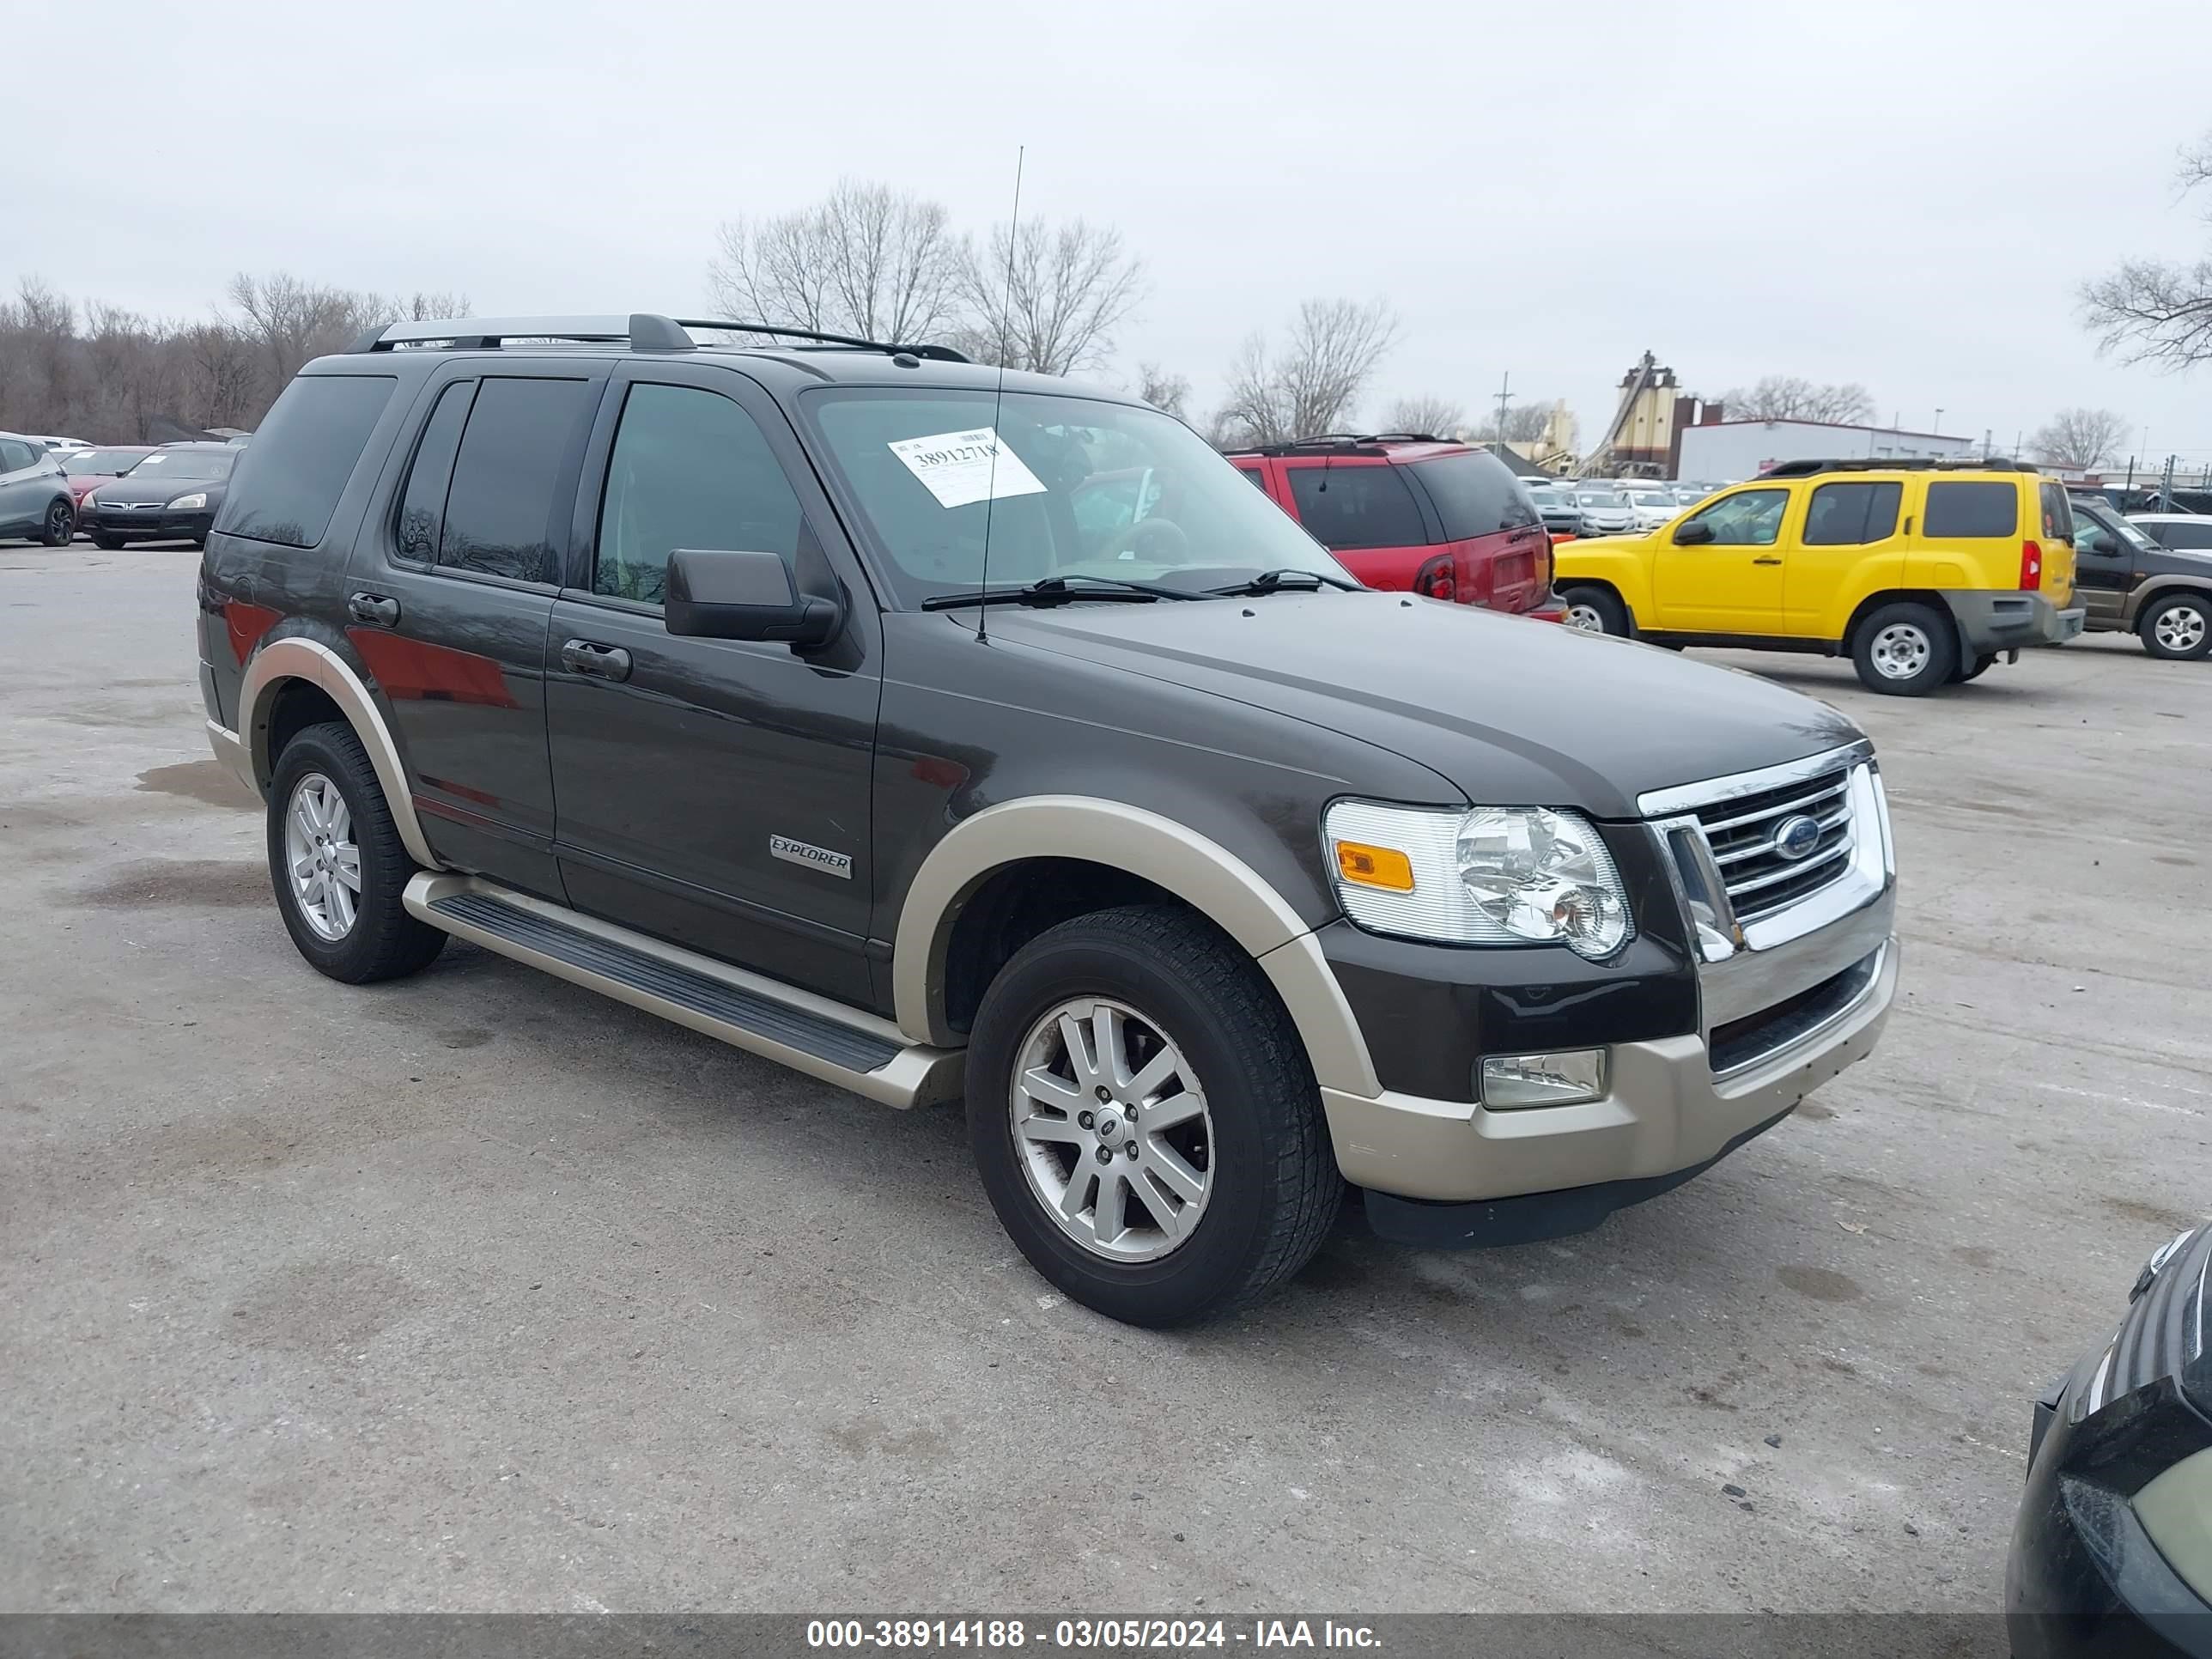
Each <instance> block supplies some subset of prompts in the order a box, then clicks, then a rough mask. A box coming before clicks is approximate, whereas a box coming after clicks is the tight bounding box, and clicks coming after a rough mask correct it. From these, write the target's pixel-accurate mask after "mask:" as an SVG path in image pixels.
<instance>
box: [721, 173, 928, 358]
mask: <svg viewBox="0 0 2212 1659" xmlns="http://www.w3.org/2000/svg"><path fill="white" fill-rule="evenodd" d="M715 240H716V242H717V244H718V246H719V247H720V252H719V253H717V254H716V256H715V257H714V258H713V259H711V260H710V261H708V265H707V284H708V288H709V289H711V290H712V291H713V293H714V302H715V304H716V305H717V306H719V307H720V308H721V309H722V311H723V312H724V313H726V315H729V316H732V317H735V318H739V319H743V320H744V321H746V322H761V323H769V324H774V325H779V326H781V327H785V328H811V329H817V330H820V331H823V332H825V333H832V334H856V335H859V336H860V337H862V338H864V339H870V340H887V341H892V342H895V343H908V344H922V343H928V342H930V341H932V340H934V339H937V338H939V337H942V336H944V335H945V334H946V333H947V332H949V331H951V329H952V328H953V327H954V326H955V325H956V324H957V322H958V320H959V318H958V304H959V301H958V289H959V276H960V245H959V242H958V240H957V238H955V237H954V235H953V234H952V232H951V228H950V221H949V218H948V216H947V215H946V213H945V209H944V208H943V207H942V206H941V205H940V204H938V203H935V202H929V201H924V200H923V199H922V198H921V197H918V196H915V195H913V194H911V193H910V192H907V191H895V190H893V189H891V187H890V185H878V184H866V183H862V182H860V181H858V180H854V179H845V180H842V182H840V183H839V185H837V187H836V189H835V190H833V191H830V192H829V196H828V197H826V198H825V199H823V201H821V202H818V203H817V204H815V205H814V206H812V207H810V208H802V209H800V210H799V211H797V212H795V213H785V214H779V215H777V216H775V217H773V218H768V219H744V218H739V219H732V220H731V221H729V222H727V223H726V224H724V225H723V226H722V227H721V228H720V231H718V232H717V233H716V237H715Z"/></svg>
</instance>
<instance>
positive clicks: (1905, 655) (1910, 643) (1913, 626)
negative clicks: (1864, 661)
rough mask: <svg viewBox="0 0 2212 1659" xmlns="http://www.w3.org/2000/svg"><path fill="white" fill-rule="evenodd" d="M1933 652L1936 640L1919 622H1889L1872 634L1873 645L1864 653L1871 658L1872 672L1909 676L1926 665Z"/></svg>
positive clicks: (1892, 676)
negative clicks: (1930, 637) (1929, 635)
mask: <svg viewBox="0 0 2212 1659" xmlns="http://www.w3.org/2000/svg"><path fill="white" fill-rule="evenodd" d="M1935 652H1936V642H1935V641H1933V640H1931V639H1929V637H1928V630H1927V629H1924V628H1923V627H1921V626H1920V624H1919V623H1890V625H1889V626H1888V627H1887V628H1885V629H1882V630H1881V633H1879V634H1877V635H1875V636H1874V647H1873V648H1872V649H1871V650H1870V651H1869V653H1867V654H1868V655H1869V657H1871V658H1872V659H1874V671H1875V673H1877V674H1879V675H1881V677H1882V678H1884V679H1886V680H1909V679H1911V678H1912V677H1913V676H1914V675H1915V674H1917V673H1918V672H1919V671H1921V670H1922V669H1923V668H1925V667H1927V666H1928V659H1929V657H1931V656H1933V655H1934V654H1935Z"/></svg>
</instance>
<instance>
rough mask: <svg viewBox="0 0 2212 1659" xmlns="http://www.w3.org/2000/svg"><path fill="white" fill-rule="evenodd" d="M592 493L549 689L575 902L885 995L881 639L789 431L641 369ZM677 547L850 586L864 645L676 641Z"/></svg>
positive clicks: (710, 373)
mask: <svg viewBox="0 0 2212 1659" xmlns="http://www.w3.org/2000/svg"><path fill="white" fill-rule="evenodd" d="M585 481H586V482H585V487H584V489H582V490H581V491H580V493H579V501H578V506H577V524H576V526H575V531H574V543H575V544H576V545H577V546H578V547H579V549H580V550H582V552H581V556H580V557H579V558H578V560H577V561H576V562H575V563H574V564H573V565H572V566H571V568H570V570H569V573H568V576H569V585H568V587H567V588H565V589H564V590H563V591H562V594H561V596H560V598H559V600H558V602H557V603H556V605H554V607H553V633H552V641H551V650H550V654H549V659H548V676H549V678H548V681H547V709H548V714H549V720H550V740H551V749H552V757H553V781H554V788H555V792H556V796H557V798H558V799H559V802H560V824H559V829H558V842H559V854H560V860H561V871H562V879H563V881H564V882H565V884H566V885H567V887H568V895H569V902H571V903H573V904H574V905H575V906H577V907H578V908H580V909H583V910H586V911H588V912H590V913H592V914H593V915H600V916H605V917H606V918H607V919H608V920H610V921H618V922H622V923H623V924H624V925H625V926H628V927H636V928H639V929H641V930H642V931H644V932H646V933H652V934H654V935H656V936H657V937H659V938H662V939H670V940H673V941H674V942H676V943H678V944H680V945H688V946H690V948H692V949H694V950H697V951H704V952H706V953H707V954H708V955H711V956H715V957H720V958H722V959H724V960H725V961H729V962H734V963H738V964H740V965H742V966H744V967H748V968H751V969H755V970H757V971H758V972H761V973H765V974H769V975H773V976H775V977H776V978H779V979H783V980H787V981H791V982H792V983H794V984H798V985H803V986H805V987H809V988H811V989H813V990H817V991H820V992H823V993H824V994H828V995H830V996H834V997H837V998H839V999H841V1000H845V1001H848V1002H854V1003H860V1004H866V1003H867V1002H869V1000H871V998H870V987H869V970H868V963H867V959H866V955H865V954H864V946H865V943H866V933H867V926H868V913H869V909H870V907H871V903H872V897H873V875H874V871H873V860H872V857H871V848H870V845H869V835H868V826H869V815H870V801H871V785H870V773H871V769H872V765H873V762H874V755H875V736H876V714H877V708H878V703H879V702H880V701H881V698H882V691H883V671H882V666H881V663H880V639H881V635H880V633H879V631H878V626H877V620H876V611H875V606H874V603H873V600H872V597H871V596H870V592H869V589H868V587H867V586H866V580H865V578H864V577H863V576H862V574H861V573H860V568H859V567H858V564H857V562H855V561H854V558H853V556H852V553H851V550H850V549H849V548H848V546H847V545H846V544H844V542H843V541H842V537H841V536H840V533H839V532H838V529H837V525H836V519H835V518H834V516H832V514H831V513H830V512H829V503H828V502H827V501H826V500H824V499H823V495H822V494H821V490H820V488H819V486H818V485H817V484H816V483H815V482H814V478H813V475H812V472H811V470H810V469H809V468H808V467H807V465H806V463H805V459H804V457H803V456H802V455H801V453H800V452H799V447H798V444H797V440H796V439H795V438H794V437H793V434H792V431H791V428H790V425H789V423H788V422H787V421H786V420H785V419H784V417H783V416H782V415H781V413H780V412H779V411H778V410H776V408H775V404H774V403H773V402H772V401H771V400H770V399H769V398H768V397H767V396H766V395H765V394H764V393H763V392H761V390H760V388H759V387H758V386H757V385H756V384H755V383H754V382H753V381H752V380H750V379H748V378H747V377H745V376H744V374H740V373H738V371H737V370H735V369H733V368H723V367H714V366H698V365H691V366H685V365H681V364H666V365H663V364H658V363H653V364H637V365H634V366H630V367H628V368H624V369H623V370H622V371H620V372H619V373H618V374H617V377H616V381H615V384H614V386H612V387H611V389H610V392H609V394H608V397H607V400H606V405H605V409H604V410H602V411H601V414H600V417H599V425H598V428H597V429H596V430H595V431H594V433H593V435H592V447H591V449H590V451H589V453H588V454H587V456H586V465H585ZM677 548H708V549H730V550H750V551H769V552H774V553H775V554H776V555H778V556H780V557H781V558H783V559H784V560H786V561H787V562H788V563H789V564H790V565H791V567H792V570H793V576H794V580H795V582H796V585H797V586H798V588H799V591H800V592H807V593H817V594H822V595H823V596H824V597H835V596H837V595H839V594H840V592H841V591H842V596H843V598H844V600H845V606H846V614H847V617H848V622H847V624H846V629H845V632H844V633H843V634H842V635H841V636H840V637H839V638H838V639H836V640H835V641H832V642H831V643H830V644H829V645H828V646H826V647H823V648H821V649H818V650H812V651H809V652H806V653H804V654H801V653H799V652H797V651H794V650H793V648H792V647H789V646H787V645H777V644H763V643H755V642H752V641H738V640H704V639H686V638H678V637H677V636H675V635H671V634H670V633H669V632H668V630H667V629H666V628H665V626H663V624H662V620H661V595H662V585H663V581H664V579H665V572H666V568H667V563H668V556H669V554H670V553H671V551H672V550H675V549H677Z"/></svg>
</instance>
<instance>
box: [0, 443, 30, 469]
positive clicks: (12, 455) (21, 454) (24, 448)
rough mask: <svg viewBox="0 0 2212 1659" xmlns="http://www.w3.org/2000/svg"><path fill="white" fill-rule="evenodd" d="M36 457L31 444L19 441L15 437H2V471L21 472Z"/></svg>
mask: <svg viewBox="0 0 2212 1659" xmlns="http://www.w3.org/2000/svg"><path fill="white" fill-rule="evenodd" d="M35 459H37V458H36V457H35V456H33V454H32V453H31V447H30V445H28V444H27V443H18V442H17V441H15V439H13V438H0V472H21V471H22V470H23V469H24V468H25V467H27V466H29V465H32V464H33V461H34V460H35Z"/></svg>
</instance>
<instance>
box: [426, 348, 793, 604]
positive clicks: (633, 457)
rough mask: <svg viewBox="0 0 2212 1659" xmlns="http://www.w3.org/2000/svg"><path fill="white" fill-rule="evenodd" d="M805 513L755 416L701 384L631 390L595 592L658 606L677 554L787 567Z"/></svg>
mask: <svg viewBox="0 0 2212 1659" xmlns="http://www.w3.org/2000/svg"><path fill="white" fill-rule="evenodd" d="M469 429H470V430H471V432H474V431H475V429H476V428H475V423H474V422H471V424H470V428H469ZM800 516H801V515H800V511H799V497H798V496H797V495H794V494H793V492H792V488H791V482H790V480H789V479H787V478H786V477H784V475H783V468H782V466H781V465H779V464H778V463H777V461H776V459H775V453H774V452H773V451H772V450H770V449H769V447H768V440H767V439H766V438H764V437H763V436H762V435H761V429H760V428H759V427H758V426H757V425H755V424H754V422H753V418H752V416H750V415H748V414H746V413H745V411H744V410H742V409H740V408H739V407H738V405H737V404H734V403H732V402H731V401H730V400H729V399H728V398H725V397H723V396H721V395H720V393H718V392H705V391H702V390H700V389H699V388H698V387H696V386H651V385H638V386H632V387H631V388H630V389H629V397H628V398H626V399H625V400H624V401H623V413H622V424H621V426H619V427H618V428H616V431H615V443H614V451H613V453H612V454H611V455H610V456H609V457H608V459H607V488H606V494H605V496H604V497H603V498H602V500H601V501H600V503H599V553H598V556H597V557H596V558H595V559H594V561H593V562H592V592H594V593H604V594H606V595H607V596H609V597H610V598H612V599H638V600H642V601H643V602H644V603H646V604H647V605H659V603H660V602H661V591H662V586H663V584H664V583H665V580H666V578H667V574H668V556H669V554H671V552H673V551H674V550H676V549H678V548H679V547H701V548H727V549H733V550H744V551H746V552H754V553H775V554H777V555H779V556H781V557H782V558H783V560H784V561H785V562H787V563H789V562H792V561H793V559H795V558H796V557H797V556H798V551H799V523H800Z"/></svg>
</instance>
